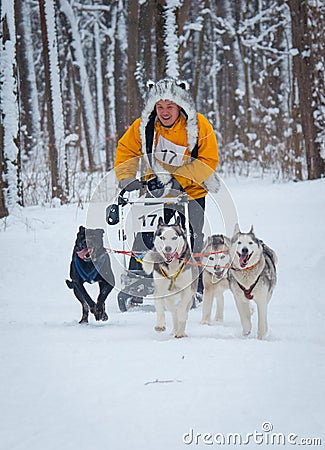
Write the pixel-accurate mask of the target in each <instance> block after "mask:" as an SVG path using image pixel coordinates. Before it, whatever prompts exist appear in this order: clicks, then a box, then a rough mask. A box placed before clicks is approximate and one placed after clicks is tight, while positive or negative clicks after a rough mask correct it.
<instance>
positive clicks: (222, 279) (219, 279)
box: [201, 234, 230, 325]
mask: <svg viewBox="0 0 325 450" xmlns="http://www.w3.org/2000/svg"><path fill="white" fill-rule="evenodd" d="M229 245H230V240H229V239H228V238H227V237H226V236H223V235H222V234H214V235H212V236H209V237H208V239H207V241H206V242H205V244H204V247H203V250H202V254H203V257H202V261H201V262H202V266H203V286H204V291H203V304H202V320H201V323H202V324H205V325H211V311H212V305H213V300H214V299H216V303H217V309H216V315H215V320H217V321H223V311H224V297H223V294H224V292H225V291H226V290H228V289H229V281H228V277H227V271H228V268H229V262H230V256H229Z"/></svg>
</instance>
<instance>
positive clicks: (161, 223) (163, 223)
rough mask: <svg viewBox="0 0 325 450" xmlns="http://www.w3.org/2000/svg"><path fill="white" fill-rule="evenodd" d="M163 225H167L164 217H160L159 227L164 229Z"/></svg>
mask: <svg viewBox="0 0 325 450" xmlns="http://www.w3.org/2000/svg"><path fill="white" fill-rule="evenodd" d="M163 225H165V222H164V219H163V218H162V217H159V219H158V227H162V226H163Z"/></svg>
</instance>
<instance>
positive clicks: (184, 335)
mask: <svg viewBox="0 0 325 450" xmlns="http://www.w3.org/2000/svg"><path fill="white" fill-rule="evenodd" d="M184 337H187V334H186V333H176V334H175V338H176V339H181V338H184Z"/></svg>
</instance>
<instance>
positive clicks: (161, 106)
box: [156, 100, 181, 127]
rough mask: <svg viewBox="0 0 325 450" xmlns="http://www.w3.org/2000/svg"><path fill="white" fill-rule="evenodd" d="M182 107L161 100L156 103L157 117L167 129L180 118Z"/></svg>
mask: <svg viewBox="0 0 325 450" xmlns="http://www.w3.org/2000/svg"><path fill="white" fill-rule="evenodd" d="M180 109H181V108H180V106H178V105H176V103H174V102H171V101H169V100H159V101H158V102H157V103H156V111H157V117H158V119H159V120H160V122H161V123H162V124H163V125H164V126H165V127H171V126H172V125H173V124H174V123H175V121H176V120H177V118H178V116H179V111H180Z"/></svg>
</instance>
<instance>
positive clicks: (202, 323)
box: [200, 320, 211, 325]
mask: <svg viewBox="0 0 325 450" xmlns="http://www.w3.org/2000/svg"><path fill="white" fill-rule="evenodd" d="M200 323H201V325H211V322H210V320H201V322H200Z"/></svg>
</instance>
